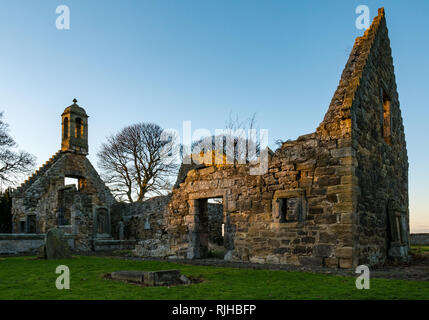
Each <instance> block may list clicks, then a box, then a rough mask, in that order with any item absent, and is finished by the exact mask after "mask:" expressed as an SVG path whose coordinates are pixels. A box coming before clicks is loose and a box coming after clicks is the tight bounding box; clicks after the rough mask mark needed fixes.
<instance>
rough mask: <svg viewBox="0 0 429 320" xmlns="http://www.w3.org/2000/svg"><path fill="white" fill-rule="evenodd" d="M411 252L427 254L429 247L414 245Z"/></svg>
mask: <svg viewBox="0 0 429 320" xmlns="http://www.w3.org/2000/svg"><path fill="white" fill-rule="evenodd" d="M411 251H412V252H414V253H419V254H421V253H425V252H429V246H427V245H413V246H411Z"/></svg>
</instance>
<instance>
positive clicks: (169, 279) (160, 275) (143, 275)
mask: <svg viewBox="0 0 429 320" xmlns="http://www.w3.org/2000/svg"><path fill="white" fill-rule="evenodd" d="M110 276H111V277H112V279H114V280H122V281H130V282H135V283H141V284H145V285H148V286H170V285H181V284H190V283H191V280H190V279H189V278H188V277H186V276H185V275H183V274H180V270H160V271H134V270H133V271H116V272H112V273H111V274H110Z"/></svg>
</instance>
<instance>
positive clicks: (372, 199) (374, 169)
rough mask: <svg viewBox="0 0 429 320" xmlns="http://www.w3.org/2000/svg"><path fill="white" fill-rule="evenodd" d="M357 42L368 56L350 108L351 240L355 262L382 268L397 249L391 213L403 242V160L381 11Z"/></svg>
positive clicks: (400, 124) (400, 125) (401, 131)
mask: <svg viewBox="0 0 429 320" xmlns="http://www.w3.org/2000/svg"><path fill="white" fill-rule="evenodd" d="M358 41H360V42H362V43H363V45H362V51H364V52H365V53H367V56H366V57H365V59H366V61H365V65H364V66H363V67H362V68H361V69H362V71H361V77H360V81H359V86H358V87H357V89H356V93H355V97H354V100H353V104H352V107H351V114H352V118H353V131H352V136H353V148H354V150H355V154H356V159H357V167H356V171H355V174H356V180H357V185H358V189H357V190H356V197H357V202H356V204H357V205H356V229H355V232H354V241H355V243H356V246H355V250H356V259H357V263H359V264H370V265H373V264H378V263H384V262H385V260H386V258H387V254H388V250H389V249H391V247H392V246H400V244H399V243H396V244H395V243H393V242H395V239H392V230H390V228H391V222H392V223H393V224H392V226H393V227H394V228H395V229H396V227H395V224H394V221H390V218H392V215H394V214H395V212H396V213H401V212H402V216H403V219H404V220H405V221H402V222H401V224H402V225H400V226H399V228H401V229H405V230H403V231H406V232H403V231H402V233H403V238H406V239H402V244H405V245H407V243H408V233H409V222H408V221H409V218H408V158H407V149H406V142H405V135H404V126H403V122H402V116H401V111H400V108H399V100H398V93H397V88H396V82H395V73H394V67H393V59H392V54H391V49H390V41H389V37H388V30H387V26H386V19H385V16H384V10H380V12H379V16H378V17H376V18H375V19H374V22H373V26H372V28H371V30H370V31H369V32H367V33H366V34H365V35H364V36H363V37H361V39H358ZM386 102H387V103H389V102H390V103H389V104H390V115H388V114H386V113H385V111H386V110H384V104H385V103H386ZM385 117H388V118H389V120H388V122H390V130H388V131H389V132H386V131H385V130H386V129H388V128H387V127H388V126H389V123H388V122H387V123H386V120H385ZM389 202H390V204H389ZM389 206H390V207H391V208H390V210H389V209H388V208H389ZM389 211H390V212H389ZM393 211H395V212H393ZM389 215H390V216H391V217H390V218H389ZM393 231H395V230H393ZM393 236H394V235H393ZM405 241H406V242H407V243H405ZM396 242H397V241H396Z"/></svg>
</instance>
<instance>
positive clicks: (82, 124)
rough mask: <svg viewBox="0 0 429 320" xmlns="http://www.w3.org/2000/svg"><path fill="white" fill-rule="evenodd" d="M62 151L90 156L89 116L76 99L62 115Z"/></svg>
mask: <svg viewBox="0 0 429 320" xmlns="http://www.w3.org/2000/svg"><path fill="white" fill-rule="evenodd" d="M61 151H69V152H74V153H79V154H84V155H87V154H88V115H87V114H86V112H85V110H84V109H83V108H81V107H79V106H78V105H77V100H76V99H73V104H72V105H71V106H69V107H67V108H65V110H64V112H63V114H62V115H61Z"/></svg>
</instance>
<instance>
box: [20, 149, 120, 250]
mask: <svg viewBox="0 0 429 320" xmlns="http://www.w3.org/2000/svg"><path fill="white" fill-rule="evenodd" d="M65 177H74V178H78V179H79V188H78V189H76V187H75V186H74V185H73V186H65V184H64V182H65ZM12 196H13V200H12V215H13V230H14V232H15V233H16V232H21V231H22V230H20V229H21V224H22V223H24V224H26V225H27V230H25V231H24V232H34V233H45V232H47V230H49V229H50V228H52V227H55V226H58V225H60V224H61V223H60V220H62V219H60V216H61V215H62V216H64V217H66V219H65V220H64V221H66V222H63V223H64V224H67V225H69V226H70V228H69V229H70V230H67V232H70V233H73V234H74V235H75V239H76V245H77V246H78V247H80V249H81V250H82V251H84V250H90V247H91V241H92V239H93V238H94V237H95V236H96V234H97V230H96V229H97V228H96V227H95V226H94V223H96V214H97V212H96V211H97V208H100V207H102V208H105V209H106V210H107V211H109V210H110V207H111V206H112V205H113V204H114V203H115V202H116V201H115V199H114V198H113V196H112V194H111V193H110V190H109V189H108V188H107V187H106V186H105V184H104V182H103V181H102V180H101V178H100V177H99V175H98V173H97V172H96V171H95V169H94V167H93V166H92V164H91V163H90V162H89V160H88V159H87V158H86V156H85V155H81V154H75V153H71V152H58V153H57V154H55V155H54V156H53V157H52V158H51V159H50V160H49V161H47V162H46V164H45V165H44V166H42V167H41V168H40V169H39V170H38V171H36V172H35V174H34V175H33V176H31V177H30V178H29V179H28V180H27V181H26V182H24V184H23V185H22V186H21V187H19V188H18V189H17V190H16V191H15V192H14V193H13V195H12ZM30 224H31V225H34V228H33V230H29V229H28V228H29V225H30ZM107 231H108V230H107Z"/></svg>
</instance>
